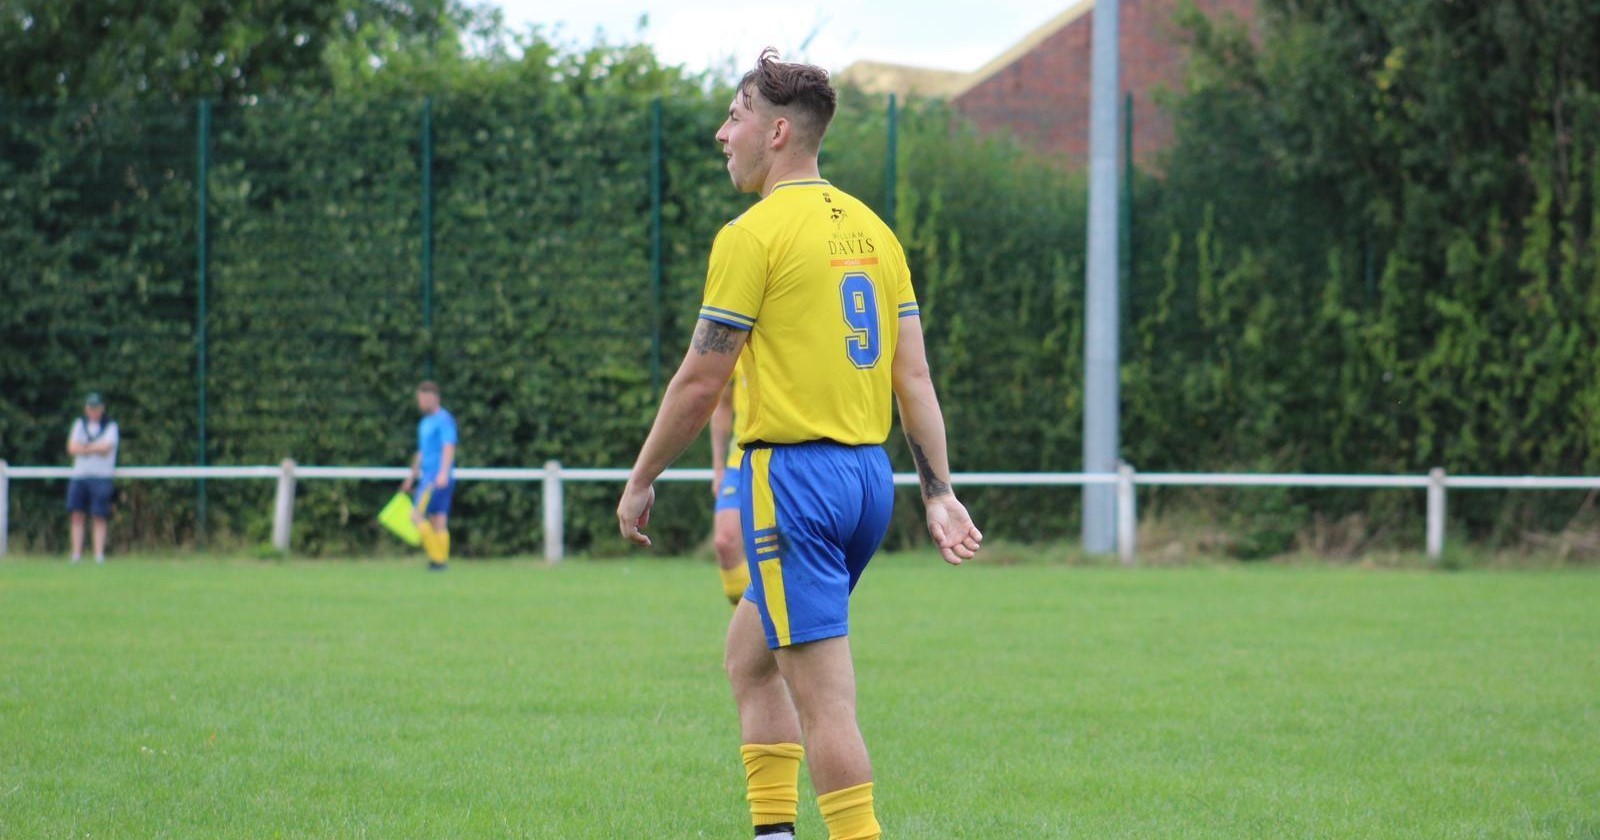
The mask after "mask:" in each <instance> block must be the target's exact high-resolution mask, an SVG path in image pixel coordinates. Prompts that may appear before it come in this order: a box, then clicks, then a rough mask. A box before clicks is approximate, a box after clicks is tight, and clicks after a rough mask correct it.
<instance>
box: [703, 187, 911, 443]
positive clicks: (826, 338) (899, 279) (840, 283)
mask: <svg viewBox="0 0 1600 840" xmlns="http://www.w3.org/2000/svg"><path fill="white" fill-rule="evenodd" d="M917 314H918V311H917V299H916V295H915V294H914V293H913V292H912V289H911V272H910V270H909V269H907V268H906V258H905V253H904V252H903V251H902V250H901V248H900V242H899V240H897V239H896V238H895V236H894V232H893V231H891V230H889V227H888V225H885V224H884V223H883V220H881V219H879V218H878V216H877V214H876V213H873V212H872V210H870V209H869V208H868V207H867V206H866V205H865V204H862V203H861V202H860V201H857V200H856V199H855V198H853V197H851V196H850V195H848V194H846V193H844V192H842V191H841V190H839V189H838V188H837V187H834V186H833V185H831V184H829V183H828V182H827V181H823V180H805V181H785V182H783V183H780V184H778V185H777V187H775V188H774V189H773V190H772V192H771V193H769V194H768V195H767V197H766V198H764V199H762V200H761V201H759V202H757V203H756V204H755V206H753V207H751V208H750V209H749V210H748V211H747V212H745V214H744V215H742V216H740V217H739V218H737V219H734V220H733V221H732V222H729V223H728V225H727V226H726V227H724V228H723V229H722V231H721V232H720V233H718V234H717V239H716V242H715V243H713V245H712V246H711V265H710V269H709V270H708V271H707V273H706V292H705V299H704V302H703V303H702V305H701V307H700V317H702V318H705V319H707V320H711V321H716V322H718V323H722V324H727V325H729V326H732V327H735V328H737V329H742V330H748V331H749V332H750V337H749V339H748V341H746V342H745V346H744V352H743V354H742V355H741V356H740V359H739V366H740V368H741V369H742V370H743V372H744V378H745V384H746V386H747V388H748V391H749V394H748V396H747V406H746V411H745V412H744V415H745V420H744V422H743V423H742V431H741V432H740V434H739V443H740V444H742V445H746V446H748V445H749V444H750V443H752V442H757V441H760V442H765V443H802V442H805V441H810V440H832V441H835V442H837V443H844V444H868V443H882V442H883V441H884V440H885V439H886V438H887V437H888V436H889V425H890V422H891V418H892V414H893V402H894V399H893V394H894V383H893V371H892V367H893V364H894V352H895V346H896V344H897V343H898V341H899V337H900V319H901V318H902V317H906V316H908V315H917Z"/></svg>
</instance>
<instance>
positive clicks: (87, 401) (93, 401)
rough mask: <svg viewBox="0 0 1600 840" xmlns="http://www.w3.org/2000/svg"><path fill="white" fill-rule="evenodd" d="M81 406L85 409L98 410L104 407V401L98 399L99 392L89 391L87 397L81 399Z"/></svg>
mask: <svg viewBox="0 0 1600 840" xmlns="http://www.w3.org/2000/svg"><path fill="white" fill-rule="evenodd" d="M83 404H84V407H86V408H99V407H100V406H102V405H105V404H106V401H105V400H103V399H101V398H100V392H99V391H90V392H89V396H87V397H84V398H83Z"/></svg>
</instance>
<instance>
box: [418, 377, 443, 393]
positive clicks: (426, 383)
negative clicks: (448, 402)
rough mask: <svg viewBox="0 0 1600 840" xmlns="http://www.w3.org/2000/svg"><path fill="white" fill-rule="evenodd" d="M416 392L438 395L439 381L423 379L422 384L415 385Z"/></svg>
mask: <svg viewBox="0 0 1600 840" xmlns="http://www.w3.org/2000/svg"><path fill="white" fill-rule="evenodd" d="M417 393H419V394H432V395H434V396H436V397H437V396H439V383H437V382H435V381H433V380H432V379H424V380H422V384H421V385H418V386H417Z"/></svg>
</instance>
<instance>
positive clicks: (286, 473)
mask: <svg viewBox="0 0 1600 840" xmlns="http://www.w3.org/2000/svg"><path fill="white" fill-rule="evenodd" d="M279 466H280V467H281V468H282V470H283V471H282V472H280V473H279V474H278V499H277V504H275V505H274V506H273V510H272V547H273V548H276V549H277V550H278V551H281V552H283V553H285V554H287V553H289V533H290V531H292V530H293V529H294V459H293V458H285V459H283V463H282V464H280V465H279Z"/></svg>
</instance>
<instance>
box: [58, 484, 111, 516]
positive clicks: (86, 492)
mask: <svg viewBox="0 0 1600 840" xmlns="http://www.w3.org/2000/svg"><path fill="white" fill-rule="evenodd" d="M115 492H116V490H115V488H114V487H113V486H112V484H111V479H109V478H74V479H73V480H72V481H70V482H68V483H67V510H70V511H72V512H73V513H84V512H87V513H88V514H89V515H90V516H98V517H100V518H102V519H104V518H105V517H107V516H110V515H111V497H112V496H113V495H114V494H115Z"/></svg>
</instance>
